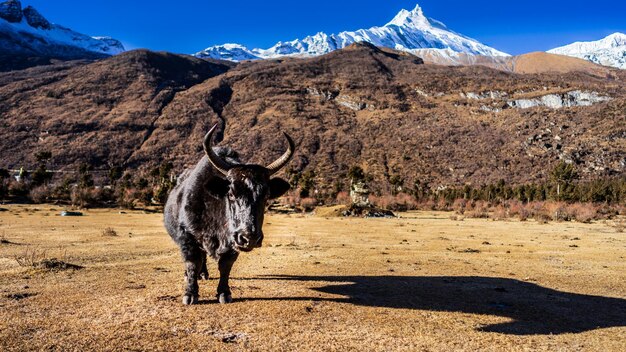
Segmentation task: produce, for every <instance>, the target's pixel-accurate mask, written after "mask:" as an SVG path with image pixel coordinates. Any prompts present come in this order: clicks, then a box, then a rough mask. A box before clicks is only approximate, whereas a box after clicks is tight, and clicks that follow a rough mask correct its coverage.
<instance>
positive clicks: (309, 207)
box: [300, 197, 317, 211]
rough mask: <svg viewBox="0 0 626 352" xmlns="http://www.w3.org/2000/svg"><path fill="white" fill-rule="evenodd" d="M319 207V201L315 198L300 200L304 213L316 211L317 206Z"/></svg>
mask: <svg viewBox="0 0 626 352" xmlns="http://www.w3.org/2000/svg"><path fill="white" fill-rule="evenodd" d="M316 205H317V199H315V198H310V197H309V198H302V200H300V206H302V209H303V210H304V211H313V209H315V206H316Z"/></svg>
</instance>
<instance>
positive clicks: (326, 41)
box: [194, 5, 509, 61]
mask: <svg viewBox="0 0 626 352" xmlns="http://www.w3.org/2000/svg"><path fill="white" fill-rule="evenodd" d="M361 41H363V42H368V43H371V44H374V45H376V46H382V47H388V48H393V49H396V50H402V51H407V52H413V51H414V50H416V49H420V50H424V49H428V48H430V49H444V52H451V53H466V54H471V55H485V56H509V55H508V54H506V53H503V52H501V51H498V50H496V49H494V48H491V47H489V46H487V45H484V44H482V43H480V42H478V41H476V40H474V39H472V38H468V37H466V36H463V35H461V34H458V33H455V32H453V31H451V30H450V29H448V28H447V27H446V26H445V25H444V24H443V23H441V22H439V21H437V20H434V19H432V18H428V17H426V16H425V15H424V12H423V11H422V9H421V8H420V6H419V5H417V6H415V8H414V9H413V10H412V11H407V10H404V9H403V10H401V11H400V12H399V13H398V14H397V15H396V16H395V17H394V18H393V19H392V20H391V21H390V22H389V23H387V24H385V25H384V26H382V27H372V28H369V29H359V30H356V31H346V32H341V33H337V34H330V35H329V34H326V33H323V32H319V33H317V34H315V35H312V36H308V37H306V38H304V39H295V40H292V41H289V42H278V43H276V45H274V46H272V47H271V48H269V49H248V48H246V47H245V46H243V45H239V44H224V45H217V46H212V47H208V48H206V49H204V50H202V51H200V52H198V53H196V54H194V55H195V56H197V57H200V58H204V57H210V58H214V59H226V60H231V61H241V60H255V59H269V58H276V57H281V56H302V57H307V56H317V55H323V54H326V53H329V52H331V51H333V50H337V49H342V48H345V47H346V46H348V45H350V44H352V43H354V42H361ZM439 51H441V50H439ZM452 55H454V54H452Z"/></svg>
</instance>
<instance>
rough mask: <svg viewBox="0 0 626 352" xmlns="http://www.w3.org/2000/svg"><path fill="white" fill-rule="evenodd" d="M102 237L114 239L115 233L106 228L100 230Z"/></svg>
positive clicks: (110, 228) (111, 229)
mask: <svg viewBox="0 0 626 352" xmlns="http://www.w3.org/2000/svg"><path fill="white" fill-rule="evenodd" d="M102 236H108V237H114V236H117V232H116V231H115V230H113V228H112V227H107V228H105V229H104V230H102Z"/></svg>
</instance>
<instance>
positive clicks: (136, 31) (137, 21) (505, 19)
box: [22, 0, 626, 54]
mask: <svg viewBox="0 0 626 352" xmlns="http://www.w3.org/2000/svg"><path fill="white" fill-rule="evenodd" d="M416 3H419V4H420V6H421V7H422V9H423V10H424V13H425V14H426V16H428V17H432V18H435V19H437V20H440V21H442V22H443V23H445V24H446V25H447V26H448V27H449V28H450V29H452V30H454V31H456V32H459V33H461V34H464V35H466V36H469V37H472V38H474V39H477V40H479V41H480V42H483V43H485V44H487V45H490V46H492V47H494V48H496V49H498V50H501V51H505V52H508V53H511V54H521V53H525V52H530V51H539V50H548V49H551V48H553V47H557V46H561V45H565V44H569V43H571V42H574V41H580V40H596V39H600V38H603V37H605V36H606V35H608V34H611V33H614V32H622V33H624V32H626V1H623V0H622V1H605V0H595V1H576V0H570V1H551V0H541V1H537V0H527V1H514V2H513V1H497V2H496V1H483V0H474V1H436V0H422V1H412V0H385V1H380V0H379V1H372V0H360V1H338V0H316V1H304V0H303V1H297V0H296V1H269V0H266V1H263V0H261V1H259V0H255V1H249V0H241V1H208V0H205V1H200V0H197V1H180V0H179V1H171V0H168V1H162V0H152V1H140V0H81V1H78V0H55V1H50V0H22V5H23V6H26V5H32V6H34V7H35V8H37V9H38V10H39V11H40V12H41V13H42V14H43V15H44V16H45V17H47V18H48V20H50V21H51V22H54V23H58V24H61V25H64V26H66V27H69V28H71V29H74V30H76V31H78V32H82V33H85V34H89V35H108V36H111V37H114V38H116V39H119V40H121V41H122V42H123V43H124V45H125V46H126V47H127V48H128V49H135V48H148V49H152V50H166V51H172V52H177V53H194V52H197V51H199V50H202V49H204V48H205V47H207V46H211V45H216V44H223V43H240V44H244V45H246V46H248V47H250V48H254V47H261V48H267V47H269V46H271V45H273V44H274V43H276V42H277V41H279V40H283V41H286V40H292V39H296V38H301V37H304V36H306V35H310V34H315V33H317V32H318V31H323V32H326V33H336V32H340V31H343V30H355V29H359V28H369V27H372V26H376V25H384V24H385V23H387V22H388V21H389V20H391V19H392V18H393V17H394V15H395V14H396V13H397V12H398V11H400V9H402V8H405V9H408V10H411V9H413V8H414V7H415V4H416Z"/></svg>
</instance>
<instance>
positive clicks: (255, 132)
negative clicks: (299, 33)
mask: <svg viewBox="0 0 626 352" xmlns="http://www.w3.org/2000/svg"><path fill="white" fill-rule="evenodd" d="M135 56H137V58H135ZM153 56H155V57H156V58H157V59H153V58H152V57H153ZM148 58H151V59H148ZM146 61H150V65H148V64H146V63H145V62H146ZM153 61H158V64H157V63H155V62H153ZM174 62H175V63H174ZM168 63H169V64H168ZM226 69H227V67H225V66H223V65H222V66H220V64H219V63H205V62H200V61H198V60H195V59H191V58H188V57H180V56H175V55H165V54H155V53H148V52H139V53H128V54H124V55H120V56H118V57H115V58H110V59H106V60H103V61H99V62H97V63H93V64H88V65H84V66H80V67H74V68H69V69H65V70H61V71H59V72H45V73H41V74H38V75H36V77H28V75H24V74H22V76H21V77H20V78H19V79H17V78H16V81H13V82H11V83H9V84H5V85H4V86H2V87H0V97H1V99H0V112H1V113H2V123H3V127H2V130H1V131H2V136H0V138H2V139H1V140H0V153H2V159H1V161H2V164H3V165H0V166H4V167H7V166H9V167H17V166H20V165H24V164H26V165H32V164H33V162H34V161H33V156H32V155H33V154H34V152H35V151H37V150H42V149H53V153H54V155H55V158H54V160H53V162H54V163H55V164H56V165H57V166H58V167H63V166H65V165H70V164H73V163H74V164H75V163H76V162H78V161H81V160H87V161H89V162H91V163H93V164H94V165H95V166H96V167H100V168H106V167H107V165H112V164H124V165H126V166H127V167H129V168H147V167H151V166H154V165H156V164H158V163H160V162H162V161H164V160H171V161H173V162H174V163H175V166H176V168H177V170H182V168H183V167H185V166H189V165H192V164H193V163H195V161H196V160H197V159H198V158H199V157H200V156H201V155H202V148H201V146H200V141H201V138H202V136H203V134H204V133H205V132H206V131H207V129H208V128H209V126H211V125H212V124H213V123H215V122H221V123H222V124H223V125H224V124H225V140H224V142H225V144H229V145H232V146H233V147H235V148H236V149H237V150H239V151H240V153H241V154H242V159H244V160H249V161H253V162H259V163H266V162H268V161H270V160H273V158H275V157H277V156H278V155H279V154H280V153H281V152H282V150H283V148H284V141H283V140H282V138H281V137H280V134H279V131H280V130H285V131H287V132H289V133H290V134H291V135H292V136H293V137H294V139H295V140H296V143H297V144H298V152H297V155H296V157H295V162H293V163H292V166H293V168H294V169H296V170H303V169H304V168H308V169H311V170H314V171H315V173H316V175H317V181H318V185H320V188H322V189H323V188H325V187H332V185H333V183H334V182H335V181H336V180H342V179H345V178H344V177H343V176H342V175H343V174H345V173H346V172H347V170H348V168H349V167H350V166H352V165H361V166H362V167H364V168H365V170H366V172H368V173H369V174H371V175H372V176H374V178H375V180H376V181H378V182H377V185H376V188H379V189H382V190H385V189H387V190H388V187H389V183H388V181H389V178H390V177H393V176H400V177H401V178H403V179H404V182H405V185H409V186H410V185H412V184H413V182H414V181H415V180H416V179H419V180H421V181H428V182H430V184H431V185H434V186H437V185H449V184H463V183H473V184H481V183H484V182H495V181H497V180H499V179H505V180H507V181H509V182H514V183H519V182H527V181H532V180H538V179H546V177H547V172H548V170H549V169H550V168H551V167H552V165H554V164H555V163H556V162H557V161H558V160H560V159H564V160H572V161H574V162H576V163H577V164H578V169H579V170H580V171H581V176H582V177H583V178H591V177H595V176H598V175H607V174H623V173H624V168H625V164H626V160H624V158H625V155H624V150H626V116H625V114H624V111H626V89H625V86H624V83H623V82H624V79H625V78H626V74H621V73H617V74H618V77H617V79H604V78H600V77H597V76H592V75H589V74H586V73H568V74H556V73H549V74H541V75H537V74H535V75H519V74H513V73H508V72H503V71H499V70H494V69H490V68H487V67H481V66H470V67H444V66H437V65H423V64H422V60H421V59H419V58H417V57H415V56H412V55H400V54H398V53H395V52H393V51H389V50H385V51H382V50H379V49H377V48H375V47H372V46H370V45H355V46H352V47H350V48H348V49H346V50H340V51H336V52H332V53H330V54H328V55H324V56H321V57H317V58H310V59H285V60H271V61H259V62H249V63H242V64H239V65H237V66H236V67H234V68H231V69H230V70H228V71H227V72H225V73H223V74H221V75H217V76H213V77H210V76H212V75H213V74H215V73H217V72H219V71H220V70H222V72H223V71H226ZM195 70H200V71H202V72H204V74H199V73H196V71H195ZM203 70H204V71H203ZM620 75H621V76H620ZM25 76H26V78H25ZM3 77H4V76H2V75H0V82H2V79H3ZM208 77H210V78H208ZM206 78H208V79H206ZM205 79H206V80H205ZM194 83H195V84H194ZM575 90H581V91H595V92H598V94H600V95H603V96H609V97H611V98H612V99H611V100H609V101H604V102H599V103H597V104H595V105H593V106H588V107H568V108H562V109H551V108H547V107H535V108H530V109H513V108H508V109H503V110H501V111H500V110H499V109H500V108H502V107H503V106H506V105H507V104H506V102H507V101H508V100H515V99H522V98H534V97H541V96H543V95H546V94H550V93H554V94H563V93H566V92H570V91H575ZM49 92H51V93H49ZM486 92H487V93H488V92H492V94H483V93H486ZM466 93H475V94H466ZM475 96H476V97H477V98H476V97H475ZM486 96H489V97H486ZM487 110H491V111H487Z"/></svg>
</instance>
